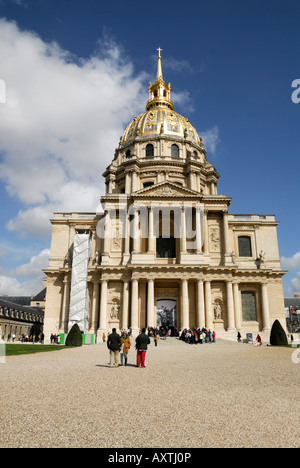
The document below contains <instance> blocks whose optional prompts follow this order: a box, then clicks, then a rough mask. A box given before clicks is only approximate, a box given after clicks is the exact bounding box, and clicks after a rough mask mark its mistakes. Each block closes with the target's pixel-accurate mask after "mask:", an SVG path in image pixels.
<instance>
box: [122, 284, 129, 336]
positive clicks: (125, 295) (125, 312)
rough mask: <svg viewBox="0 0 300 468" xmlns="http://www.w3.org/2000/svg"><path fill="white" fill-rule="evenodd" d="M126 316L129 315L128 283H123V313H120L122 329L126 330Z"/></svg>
mask: <svg viewBox="0 0 300 468" xmlns="http://www.w3.org/2000/svg"><path fill="white" fill-rule="evenodd" d="M128 314H129V281H128V280H124V282H123V313H122V327H123V328H125V330H128V318H129V317H128Z"/></svg>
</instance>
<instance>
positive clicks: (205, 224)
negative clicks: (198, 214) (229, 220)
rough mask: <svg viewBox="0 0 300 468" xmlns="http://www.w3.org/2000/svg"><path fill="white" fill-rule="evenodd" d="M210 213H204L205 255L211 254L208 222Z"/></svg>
mask: <svg viewBox="0 0 300 468" xmlns="http://www.w3.org/2000/svg"><path fill="white" fill-rule="evenodd" d="M207 214H208V211H207V210H205V211H204V245H203V248H204V253H209V238H208V237H209V233H208V221H207Z"/></svg>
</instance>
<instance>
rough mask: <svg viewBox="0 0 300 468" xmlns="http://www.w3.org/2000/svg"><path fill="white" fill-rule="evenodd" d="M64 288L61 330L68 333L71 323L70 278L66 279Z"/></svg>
mask: <svg viewBox="0 0 300 468" xmlns="http://www.w3.org/2000/svg"><path fill="white" fill-rule="evenodd" d="M63 284H64V289H63V291H64V292H63V304H62V316H61V326H60V328H61V331H62V332H63V333H66V332H67V331H68V324H69V305H70V287H71V283H70V280H69V279H68V278H65V279H64V283H63Z"/></svg>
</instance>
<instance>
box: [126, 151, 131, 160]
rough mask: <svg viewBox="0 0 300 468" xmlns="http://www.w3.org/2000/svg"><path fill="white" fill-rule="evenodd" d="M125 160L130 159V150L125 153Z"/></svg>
mask: <svg viewBox="0 0 300 468" xmlns="http://www.w3.org/2000/svg"><path fill="white" fill-rule="evenodd" d="M126 158H131V151H130V150H128V151H126Z"/></svg>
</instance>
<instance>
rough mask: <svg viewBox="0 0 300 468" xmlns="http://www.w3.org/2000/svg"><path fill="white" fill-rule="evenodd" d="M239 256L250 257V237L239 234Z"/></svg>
mask: <svg viewBox="0 0 300 468" xmlns="http://www.w3.org/2000/svg"><path fill="white" fill-rule="evenodd" d="M238 243H239V256H240V257H252V247H251V237H249V236H239V238H238Z"/></svg>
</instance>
